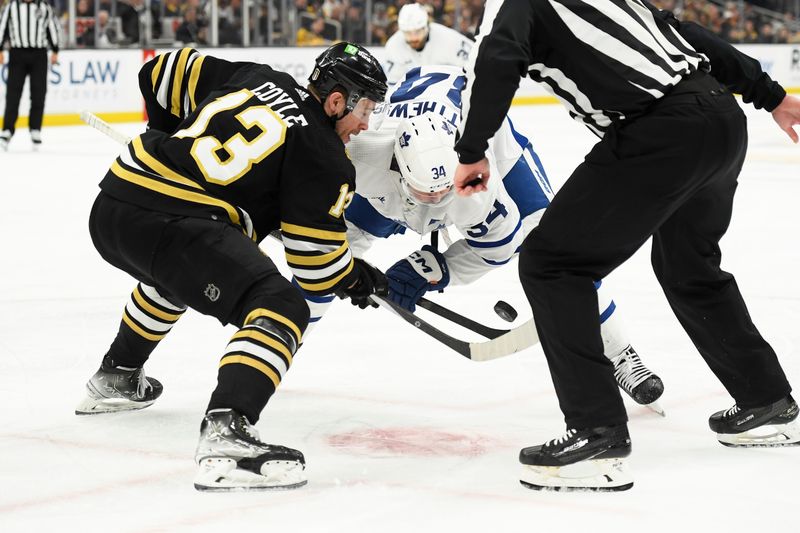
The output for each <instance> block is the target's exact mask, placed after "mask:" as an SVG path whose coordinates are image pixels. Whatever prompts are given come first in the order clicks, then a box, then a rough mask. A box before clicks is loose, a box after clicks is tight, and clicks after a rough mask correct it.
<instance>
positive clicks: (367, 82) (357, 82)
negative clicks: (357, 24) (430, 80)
mask: <svg viewBox="0 0 800 533" xmlns="http://www.w3.org/2000/svg"><path fill="white" fill-rule="evenodd" d="M308 81H309V82H311V85H312V86H313V87H314V88H315V89H316V90H317V92H318V93H319V95H320V97H321V98H322V99H323V100H324V99H325V98H327V97H328V95H329V94H330V93H331V92H332V91H333V89H334V88H335V87H336V86H341V87H342V88H344V89H345V90H346V91H347V110H348V111H350V112H352V111H355V110H356V109H357V108H359V107H360V106H359V102H360V101H362V100H365V99H366V100H371V101H372V102H374V104H380V103H381V102H383V99H384V98H385V97H386V90H387V85H386V74H384V72H383V68H382V67H381V65H380V63H378V60H377V59H375V57H374V56H373V55H372V54H370V53H369V52H368V51H367V49H366V48H364V47H363V46H359V45H357V44H353V43H348V42H341V43H337V44H334V45H333V46H331V47H330V48H328V49H327V50H325V51H324V52H322V54H320V55H319V57H317V60H316V62H315V64H314V71H313V72H312V73H311V76H309V77H308ZM362 105H363V104H362ZM371 107H374V105H372V106H370V109H371Z"/></svg>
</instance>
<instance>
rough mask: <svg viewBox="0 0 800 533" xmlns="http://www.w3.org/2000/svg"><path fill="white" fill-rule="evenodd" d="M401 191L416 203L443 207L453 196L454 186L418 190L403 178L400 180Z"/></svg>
mask: <svg viewBox="0 0 800 533" xmlns="http://www.w3.org/2000/svg"><path fill="white" fill-rule="evenodd" d="M400 184H401V185H402V187H403V192H404V193H405V195H406V197H408V199H409V200H411V201H412V202H414V203H415V204H417V205H425V206H436V207H443V206H445V205H447V204H449V203H450V202H452V201H453V198H455V193H456V191H455V188H454V187H453V186H452V185H449V186H448V187H446V188H444V189H440V190H438V191H434V192H430V191H420V190H417V189H415V188H414V187H412V186H411V185H409V183H408V182H407V181H406V180H405V179H401V180H400Z"/></svg>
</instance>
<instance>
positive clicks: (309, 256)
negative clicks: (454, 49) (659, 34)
mask: <svg viewBox="0 0 800 533" xmlns="http://www.w3.org/2000/svg"><path fill="white" fill-rule="evenodd" d="M309 82H310V83H309V85H308V87H307V88H304V87H301V86H300V85H298V84H297V83H296V82H295V81H294V79H293V78H292V77H291V76H290V75H288V74H286V73H283V72H278V71H275V70H273V69H272V68H270V67H269V66H267V65H262V64H257V63H246V62H238V63H232V62H228V61H224V60H221V59H217V58H214V57H211V56H203V55H201V54H199V53H198V52H197V51H195V50H193V49H190V48H184V49H182V50H178V51H174V52H170V53H167V54H162V55H159V56H157V57H156V58H154V59H153V60H151V61H150V62H148V63H147V64H146V65H145V66H144V67H143V68H142V71H141V72H140V86H141V89H142V94H143V96H144V98H145V103H146V108H147V112H148V116H149V123H148V126H149V129H148V131H147V132H145V133H143V134H142V135H140V136H138V137H136V138H134V139H133V140H132V141H131V143H130V144H129V145H128V146H127V149H126V150H124V151H123V153H122V154H121V155H120V156H119V157H118V158H117V159H116V160H115V161H114V163H113V164H112V166H111V168H110V170H109V171H108V173H107V174H106V176H105V177H104V178H103V180H102V181H101V183H100V188H101V192H100V194H99V195H98V197H97V200H96V201H95V204H94V206H93V208H92V212H91V216H90V220H89V228H90V232H91V236H92V240H93V242H94V245H95V247H96V248H97V250H98V251H99V252H100V255H101V256H102V257H103V258H104V259H105V260H106V261H107V262H109V263H110V264H112V265H113V266H115V267H117V268H119V269H121V270H124V271H125V272H127V273H129V274H130V275H132V276H133V277H134V278H136V279H137V280H138V281H139V284H138V285H137V287H136V288H135V289H134V291H133V294H132V295H131V298H130V300H129V301H128V303H127V305H126V307H125V311H124V313H123V316H122V322H121V324H120V328H119V331H118V333H117V336H116V339H115V340H114V342H113V343H112V344H111V347H110V348H109V351H108V353H107V354H106V355H105V357H104V358H103V361H102V365H101V367H100V369H99V370H98V371H97V372H96V373H95V374H94V376H92V378H91V379H90V380H89V382H88V383H87V396H86V398H85V400H84V401H83V402H82V403H81V404H80V405H79V406H78V408H77V409H76V413H77V414H95V413H108V412H118V411H125V410H135V409H142V408H144V407H147V406H149V405H151V404H152V403H153V402H154V401H155V400H156V399H157V398H158V397H159V395H160V394H161V391H162V386H161V384H160V383H159V382H158V381H157V380H156V379H154V378H152V377H146V376H145V373H144V369H143V366H144V363H145V362H146V361H147V359H148V357H149V355H150V353H151V352H152V351H153V349H154V348H155V347H156V345H157V344H158V342H159V341H160V340H161V339H162V338H164V337H165V336H166V334H167V333H168V332H169V331H170V329H171V328H172V325H173V324H174V323H175V322H176V321H177V320H178V318H180V316H181V314H182V313H183V312H184V311H185V310H186V308H187V307H191V308H193V309H195V310H197V311H199V312H201V313H203V314H206V315H211V316H213V317H216V318H217V319H218V320H219V321H220V322H222V323H223V324H236V325H237V326H238V327H239V328H240V329H239V330H238V331H237V332H236V333H235V334H234V335H233V337H232V338H231V340H230V342H229V344H228V345H227V347H226V350H225V353H224V354H223V355H222V358H221V360H220V364H219V371H218V384H217V387H216V389H215V390H214V392H213V394H212V395H211V400H210V402H209V404H208V408H207V410H206V415H205V418H204V420H203V422H202V425H201V430H200V431H201V435H200V441H199V444H198V447H197V453H196V460H197V462H198V465H199V471H198V474H197V477H196V478H195V487H196V488H197V489H199V490H230V489H238V490H243V489H244V490H247V489H268V488H293V487H297V486H301V485H303V484H305V483H306V480H305V474H304V472H303V470H304V468H305V460H304V457H303V454H302V453H301V452H299V451H297V450H293V449H290V448H286V447H283V446H275V445H270V444H265V443H263V442H261V441H260V440H259V438H258V435H257V433H256V431H255V429H254V428H253V425H254V424H255V423H256V421H257V420H258V418H259V415H260V413H261V411H262V410H263V408H264V407H265V405H266V403H267V401H268V400H269V398H270V397H271V395H272V394H273V393H274V392H275V389H276V388H277V386H278V384H279V383H280V382H281V379H282V378H283V376H284V375H285V374H286V372H287V371H288V369H289V366H290V365H291V363H292V358H293V357H294V354H295V352H296V351H297V349H298V347H299V346H300V344H301V342H302V335H303V332H304V330H305V329H306V327H307V325H308V319H309V311H308V307H307V306H306V303H305V300H304V299H303V296H302V295H301V294H300V291H298V290H297V289H296V288H295V287H293V286H292V284H291V283H290V282H289V281H288V280H287V279H285V278H284V277H283V276H281V274H280V273H279V272H278V269H277V268H276V266H275V265H274V263H273V262H272V261H271V260H270V259H269V258H268V257H267V256H266V255H264V254H263V253H262V251H261V249H260V248H259V247H258V242H259V241H260V240H261V239H263V238H264V237H266V236H267V235H269V233H270V232H271V231H275V230H280V232H281V235H282V238H283V243H284V247H285V251H286V259H287V261H288V263H289V266H290V267H291V268H292V271H293V274H294V277H295V280H296V282H297V283H298V284H299V285H300V286H301V287H302V288H303V290H304V291H306V292H307V293H310V294H329V293H331V292H337V293H339V294H343V295H345V296H349V297H351V298H355V299H358V298H366V297H367V296H368V295H370V294H373V293H375V292H381V291H384V290H385V278H383V275H382V274H381V273H380V272H379V271H377V270H376V269H374V268H373V267H371V266H370V265H368V264H367V263H365V262H363V261H361V260H359V259H354V258H353V257H352V255H351V252H350V249H349V247H348V243H347V239H346V227H345V222H344V219H343V213H344V209H345V207H346V206H347V204H348V203H349V201H350V199H351V198H352V195H353V189H354V181H355V170H354V169H353V165H352V164H351V163H350V161H349V159H348V158H347V156H346V154H345V150H344V143H346V142H347V141H348V140H349V139H350V136H351V135H356V134H358V132H360V131H362V130H365V129H366V128H367V123H368V120H369V116H370V113H371V112H372V110H373V109H374V107H375V106H376V105H378V104H379V103H380V102H382V100H383V98H384V96H385V93H386V77H385V75H384V73H383V70H382V69H381V67H380V65H379V64H378V62H377V61H376V60H375V58H374V57H372V55H370V54H369V52H368V51H367V50H365V49H364V48H362V47H360V46H357V45H353V44H349V43H339V44H336V45H334V46H332V47H330V48H329V49H328V50H326V51H325V52H323V54H322V55H320V56H319V57H318V58H317V60H316V64H315V68H314V71H313V73H312V75H311V77H310V78H309Z"/></svg>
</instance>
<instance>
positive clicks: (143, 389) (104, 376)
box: [75, 363, 164, 415]
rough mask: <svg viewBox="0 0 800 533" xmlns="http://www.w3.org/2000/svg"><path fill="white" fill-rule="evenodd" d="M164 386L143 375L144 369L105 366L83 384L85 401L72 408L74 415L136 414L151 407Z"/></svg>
mask: <svg viewBox="0 0 800 533" xmlns="http://www.w3.org/2000/svg"><path fill="white" fill-rule="evenodd" d="M163 390H164V387H163V386H162V385H161V383H160V382H159V381H158V380H157V379H155V378H148V377H146V376H145V375H144V368H142V367H139V368H128V367H123V366H107V365H106V364H105V363H103V364H102V365H101V366H100V369H99V370H98V371H97V372H95V374H94V376H92V378H91V379H90V380H89V381H88V383H86V398H84V400H83V401H82V402H81V403H80V404H79V405H78V407H76V408H75V414H76V415H95V414H100V413H116V412H120V411H135V410H138V409H144V408H145V407H148V406H150V405H152V404H153V402H154V401H156V399H157V398H158V397H159V396H161V392H162V391H163Z"/></svg>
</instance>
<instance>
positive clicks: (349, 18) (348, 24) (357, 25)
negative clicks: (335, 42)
mask: <svg viewBox="0 0 800 533" xmlns="http://www.w3.org/2000/svg"><path fill="white" fill-rule="evenodd" d="M342 39H344V40H345V41H347V42H350V43H365V42H367V22H366V19H365V18H364V13H363V12H362V10H361V4H357V3H352V4H350V6H349V7H348V8H347V12H346V15H345V17H344V22H343V23H342Z"/></svg>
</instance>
